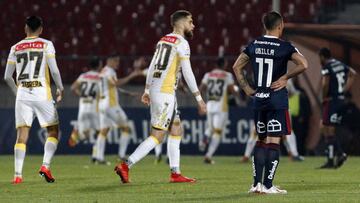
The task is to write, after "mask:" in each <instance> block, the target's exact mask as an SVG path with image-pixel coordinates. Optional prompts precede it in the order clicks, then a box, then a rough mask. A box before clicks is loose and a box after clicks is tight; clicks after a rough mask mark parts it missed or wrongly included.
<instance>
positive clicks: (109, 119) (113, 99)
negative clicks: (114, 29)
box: [95, 55, 142, 164]
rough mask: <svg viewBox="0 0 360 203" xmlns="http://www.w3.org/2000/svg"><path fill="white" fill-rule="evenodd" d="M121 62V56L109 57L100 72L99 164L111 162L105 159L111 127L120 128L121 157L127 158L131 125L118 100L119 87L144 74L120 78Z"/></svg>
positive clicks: (97, 157)
mask: <svg viewBox="0 0 360 203" xmlns="http://www.w3.org/2000/svg"><path fill="white" fill-rule="evenodd" d="M119 64H120V57H119V56H117V55H112V56H110V57H108V58H107V60H106V65H105V67H104V68H103V69H102V70H101V72H100V101H99V111H100V132H99V134H98V136H97V139H96V143H95V149H96V156H95V159H96V162H97V163H98V164H109V163H108V162H107V161H105V158H104V154H105V144H106V136H107V134H108V132H109V130H110V127H115V128H120V130H121V136H120V141H119V154H118V155H119V158H120V159H125V155H126V149H127V146H128V144H129V140H130V126H129V124H128V118H127V116H126V114H125V112H124V110H123V109H122V108H121V107H120V104H119V101H118V90H117V87H118V86H121V85H124V84H126V83H128V82H129V81H130V80H132V79H133V78H135V77H137V76H139V75H141V74H142V72H141V71H140V70H135V71H133V72H132V73H131V74H130V75H128V76H127V77H125V78H121V79H118V78H117V76H116V70H117V69H118V66H119Z"/></svg>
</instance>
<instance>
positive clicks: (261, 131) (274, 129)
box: [255, 109, 291, 139]
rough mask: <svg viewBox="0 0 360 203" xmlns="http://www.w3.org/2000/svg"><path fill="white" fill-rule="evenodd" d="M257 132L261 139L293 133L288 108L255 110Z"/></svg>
mask: <svg viewBox="0 0 360 203" xmlns="http://www.w3.org/2000/svg"><path fill="white" fill-rule="evenodd" d="M255 125H256V132H257V134H258V136H259V138H260V139H264V138H265V137H267V136H269V137H282V136H284V135H290V134H291V124H290V116H289V111H288V110H287V109H276V110H255Z"/></svg>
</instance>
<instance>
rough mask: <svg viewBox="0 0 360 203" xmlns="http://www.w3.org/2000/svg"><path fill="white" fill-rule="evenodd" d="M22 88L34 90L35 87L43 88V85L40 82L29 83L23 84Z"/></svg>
mask: <svg viewBox="0 0 360 203" xmlns="http://www.w3.org/2000/svg"><path fill="white" fill-rule="evenodd" d="M21 86H22V87H25V88H33V87H42V86H43V85H42V84H41V82H40V81H29V82H25V81H23V82H21Z"/></svg>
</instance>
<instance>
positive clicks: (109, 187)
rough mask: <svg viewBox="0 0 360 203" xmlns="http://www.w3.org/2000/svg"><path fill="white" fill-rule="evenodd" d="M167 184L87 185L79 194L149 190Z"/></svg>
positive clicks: (117, 183)
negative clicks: (138, 189) (134, 189)
mask: <svg viewBox="0 0 360 203" xmlns="http://www.w3.org/2000/svg"><path fill="white" fill-rule="evenodd" d="M167 184H169V183H166V182H150V183H129V184H123V183H121V182H120V181H119V182H116V183H111V184H108V185H89V186H86V187H81V188H80V189H79V190H78V191H79V192H101V191H103V192H104V191H111V190H114V189H115V190H123V189H132V188H149V187H152V186H161V185H162V186H165V185H167Z"/></svg>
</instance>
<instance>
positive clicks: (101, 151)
mask: <svg viewBox="0 0 360 203" xmlns="http://www.w3.org/2000/svg"><path fill="white" fill-rule="evenodd" d="M105 146H106V135H102V134H101V133H99V135H98V136H97V138H96V152H97V153H96V159H97V160H99V161H104V160H105Z"/></svg>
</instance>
